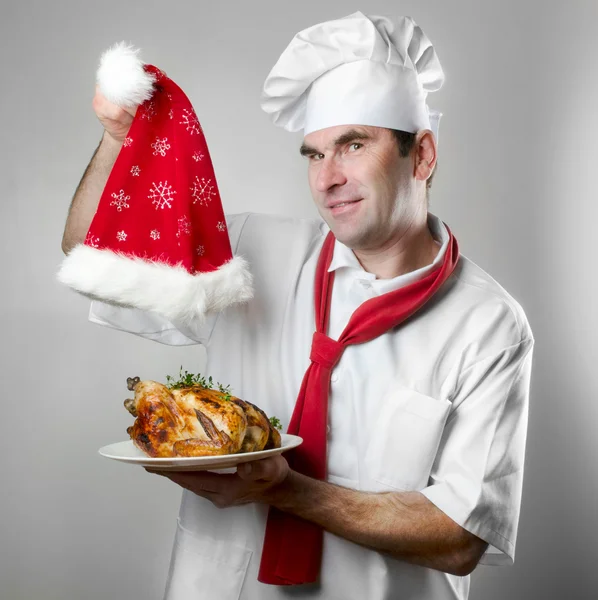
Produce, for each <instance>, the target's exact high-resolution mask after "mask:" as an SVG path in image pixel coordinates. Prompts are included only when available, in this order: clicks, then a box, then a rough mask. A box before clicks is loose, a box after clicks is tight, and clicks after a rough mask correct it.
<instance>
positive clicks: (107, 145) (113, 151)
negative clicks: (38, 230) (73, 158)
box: [62, 132, 121, 254]
mask: <svg viewBox="0 0 598 600" xmlns="http://www.w3.org/2000/svg"><path fill="white" fill-rule="evenodd" d="M120 148H121V144H120V143H119V142H117V141H116V140H114V138H112V137H111V136H110V135H108V134H107V133H106V132H104V136H103V138H102V141H101V142H100V144H99V146H98V148H97V149H96V151H95V153H94V155H93V157H92V159H91V161H90V162H89V165H88V166H87V169H86V170H85V173H84V174H83V177H82V178H81V181H80V183H79V186H78V187H77V190H76V192H75V195H74V196H73V200H72V202H71V206H70V208H69V214H68V217H67V221H66V225H65V228H64V234H63V237H62V251H63V252H64V253H65V254H68V252H69V251H70V250H71V248H73V246H76V245H77V244H79V243H82V242H83V241H84V240H85V236H86V235H87V231H88V230H89V226H90V225H91V221H92V219H93V216H94V215H95V212H96V210H97V207H98V203H99V201H100V197H101V196H102V192H103V190H104V187H105V185H106V181H108V177H109V175H110V172H111V170H112V167H113V166H114V163H115V162H116V157H117V156H118V153H119V152H120Z"/></svg>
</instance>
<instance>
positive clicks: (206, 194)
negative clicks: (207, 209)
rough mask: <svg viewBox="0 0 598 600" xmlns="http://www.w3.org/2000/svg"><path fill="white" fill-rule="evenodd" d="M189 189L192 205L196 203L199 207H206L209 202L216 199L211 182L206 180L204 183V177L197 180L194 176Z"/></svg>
mask: <svg viewBox="0 0 598 600" xmlns="http://www.w3.org/2000/svg"><path fill="white" fill-rule="evenodd" d="M189 189H190V190H191V197H192V198H193V204H195V203H196V202H198V203H199V205H200V206H207V205H208V204H209V202H210V200H212V199H213V198H215V197H216V190H215V189H214V186H213V185H212V180H211V179H208V180H207V181H206V179H205V177H202V178H201V179H199V177H198V176H197V175H196V176H195V180H194V181H193V185H192V186H191V187H190V188H189Z"/></svg>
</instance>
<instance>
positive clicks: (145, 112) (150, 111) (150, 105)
mask: <svg viewBox="0 0 598 600" xmlns="http://www.w3.org/2000/svg"><path fill="white" fill-rule="evenodd" d="M155 116H156V105H155V103H154V102H147V103H146V104H143V105H142V106H141V118H142V119H147V120H148V121H151V120H152V119H153V118H154V117H155Z"/></svg>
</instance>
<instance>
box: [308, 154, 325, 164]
mask: <svg viewBox="0 0 598 600" xmlns="http://www.w3.org/2000/svg"><path fill="white" fill-rule="evenodd" d="M308 158H309V160H310V161H312V162H313V161H318V160H322V159H323V158H324V155H323V154H318V153H314V154H310V155H309V156H308Z"/></svg>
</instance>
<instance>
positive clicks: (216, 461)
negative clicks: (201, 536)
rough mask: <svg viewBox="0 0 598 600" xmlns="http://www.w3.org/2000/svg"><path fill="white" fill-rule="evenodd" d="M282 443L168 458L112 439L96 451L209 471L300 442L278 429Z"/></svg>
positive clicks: (156, 466) (138, 462) (156, 465)
mask: <svg viewBox="0 0 598 600" xmlns="http://www.w3.org/2000/svg"><path fill="white" fill-rule="evenodd" d="M280 437H281V438H282V440H281V443H282V446H281V447H280V448H272V449H271V450H261V451H260V452H244V453H243V454H225V455H223V456H180V457H176V458H175V457H169V458H151V457H150V456H147V455H146V454H144V453H143V452H142V451H141V450H139V448H137V446H135V445H134V444H133V442H132V441H131V440H127V441H126V442H116V443H115V444H109V445H108V446H104V447H103V448H100V449H99V450H98V452H99V453H100V454H101V455H102V456H105V457H106V458H111V459H113V460H118V461H120V462H125V463H130V464H134V465H140V466H142V467H150V468H152V469H156V470H158V469H159V470H161V471H209V470H214V469H226V468H229V467H234V466H236V465H239V464H241V463H244V462H250V461H252V460H260V459H261V458H266V457H268V456H276V455H277V454H281V453H282V452H286V451H287V450H290V449H291V448H296V447H297V446H299V444H301V443H302V442H303V439H302V438H300V437H299V436H297V435H291V434H288V433H281V434H280Z"/></svg>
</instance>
